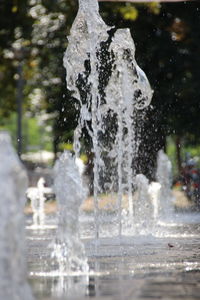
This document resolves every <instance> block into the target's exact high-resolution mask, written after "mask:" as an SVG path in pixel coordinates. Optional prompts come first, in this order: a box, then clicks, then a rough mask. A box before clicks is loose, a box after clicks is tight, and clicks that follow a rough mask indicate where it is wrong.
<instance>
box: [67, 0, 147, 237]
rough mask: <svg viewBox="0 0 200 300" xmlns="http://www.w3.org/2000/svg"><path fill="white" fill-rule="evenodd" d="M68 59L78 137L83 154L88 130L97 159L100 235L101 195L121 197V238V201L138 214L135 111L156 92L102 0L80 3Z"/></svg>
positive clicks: (125, 31)
mask: <svg viewBox="0 0 200 300" xmlns="http://www.w3.org/2000/svg"><path fill="white" fill-rule="evenodd" d="M68 40H69V44H68V48H67V50H66V53H65V57H64V65H65V67H66V70H67V77H66V80H67V86H68V89H69V90H71V91H72V92H73V93H74V94H73V96H74V97H75V98H77V99H78V100H79V102H80V118H79V124H78V127H77V129H76V130H75V136H74V148H75V152H76V155H77V156H79V153H80V150H81V143H80V140H81V138H82V137H83V136H84V134H85V131H86V132H87V135H88V139H89V141H90V143H91V145H92V153H93V156H94V162H93V163H94V169H93V171H94V181H93V190H94V204H95V211H94V214H95V225H96V232H95V236H96V238H98V236H99V195H100V194H101V193H107V194H110V193H117V203H116V208H117V214H118V225H119V235H121V230H122V228H121V210H122V197H123V196H124V195H127V196H128V200H129V216H130V218H131V219H133V217H134V211H133V198H132V193H133V185H134V176H135V173H134V170H133V168H132V166H133V160H134V155H135V153H136V151H137V148H138V144H137V142H136V139H135V112H136V110H138V109H143V108H145V107H146V106H148V105H149V103H150V101H151V97H152V90H151V88H150V85H149V82H148V80H147V78H146V76H145V74H144V72H143V71H142V70H141V69H140V68H139V67H138V65H137V63H136V61H135V46H134V42H133V40H132V37H131V34H130V31H129V29H119V30H116V29H115V28H111V27H108V26H107V25H106V24H105V23H104V22H103V20H102V19H101V17H100V15H99V12H98V2H97V0H79V11H78V14H77V17H76V19H75V21H74V24H73V26H72V29H71V31H70V37H69V38H68Z"/></svg>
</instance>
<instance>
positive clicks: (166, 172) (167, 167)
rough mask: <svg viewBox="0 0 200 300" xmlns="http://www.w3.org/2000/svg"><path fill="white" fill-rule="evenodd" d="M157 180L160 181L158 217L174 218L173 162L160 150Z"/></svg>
mask: <svg viewBox="0 0 200 300" xmlns="http://www.w3.org/2000/svg"><path fill="white" fill-rule="evenodd" d="M156 177H157V182H158V183H160V191H159V193H158V198H157V201H158V204H157V205H158V219H162V220H163V219H165V220H166V219H168V220H170V219H172V217H173V212H174V205H173V201H174V197H173V195H172V189H171V188H172V164H171V162H170V160H169V158H168V156H167V155H166V154H165V153H164V152H163V151H162V150H160V151H159V152H158V159H157V173H156Z"/></svg>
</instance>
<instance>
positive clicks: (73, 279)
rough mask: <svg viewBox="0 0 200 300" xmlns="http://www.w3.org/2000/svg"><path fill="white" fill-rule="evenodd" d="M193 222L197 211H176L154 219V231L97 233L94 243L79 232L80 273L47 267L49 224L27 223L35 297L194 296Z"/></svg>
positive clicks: (198, 245) (198, 232) (196, 251)
mask: <svg viewBox="0 0 200 300" xmlns="http://www.w3.org/2000/svg"><path fill="white" fill-rule="evenodd" d="M27 219H28V217H27ZM53 220H54V218H52V219H51V218H49V219H48V222H49V224H51V225H52V224H53V223H52V222H53ZM29 221H30V220H29ZM48 222H47V223H48ZM199 224H200V214H198V213H192V212H191V213H180V214H179V216H177V219H176V220H175V221H174V222H171V223H162V224H160V225H159V226H158V227H157V228H156V230H154V232H153V234H154V236H153V235H151V236H144V237H131V236H127V237H122V238H121V240H119V239H116V238H101V239H100V240H99V241H98V243H97V244H95V243H94V241H93V240H92V239H86V238H85V239H84V240H83V241H84V243H85V246H86V253H87V256H88V260H89V265H90V273H89V274H87V275H86V274H85V275H82V276H80V274H75V275H76V276H75V275H72V274H71V275H68V276H65V275H64V274H63V276H58V274H55V273H52V270H53V267H52V265H51V257H50V256H51V249H50V247H49V245H50V244H51V243H52V242H53V241H54V238H55V234H56V229H55V228H54V227H53V226H52V227H50V226H49V227H47V228H46V229H43V230H42V229H37V230H36V229H33V228H32V229H31V227H27V243H28V270H29V274H30V276H29V279H30V283H31V286H32V288H33V292H34V294H35V297H36V300H68V299H69V300H89V299H94V300H136V299H138V300H147V299H166V300H169V299H188V300H192V299H200V226H199Z"/></svg>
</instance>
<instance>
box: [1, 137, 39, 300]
mask: <svg viewBox="0 0 200 300" xmlns="http://www.w3.org/2000/svg"><path fill="white" fill-rule="evenodd" d="M0 161H1V168H0V203H1V209H0V299H2V300H3V299H5V300H32V299H33V296H32V293H31V290H30V288H29V285H28V283H27V279H26V262H25V259H26V253H25V233H24V216H23V208H24V205H25V192H26V188H27V176H26V173H25V170H24V169H23V167H22V165H21V163H20V161H19V159H18V157H17V154H16V153H15V151H14V149H13V147H12V145H11V139H10V136H9V134H8V133H7V132H0Z"/></svg>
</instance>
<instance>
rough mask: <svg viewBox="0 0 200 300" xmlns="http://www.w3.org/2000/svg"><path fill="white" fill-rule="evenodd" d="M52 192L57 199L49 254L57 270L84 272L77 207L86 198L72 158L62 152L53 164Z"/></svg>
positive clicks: (65, 272) (86, 267) (83, 250)
mask: <svg viewBox="0 0 200 300" xmlns="http://www.w3.org/2000/svg"><path fill="white" fill-rule="evenodd" d="M54 170H55V188H54V190H55V194H56V198H57V201H58V213H59V215H58V231H57V236H56V241H55V244H54V245H53V247H54V250H53V254H52V257H53V258H54V259H55V261H56V262H57V264H58V273H59V274H61V275H63V274H68V275H69V274H70V273H76V274H79V273H87V271H88V264H87V258H86V255H85V248H84V244H83V243H82V242H81V240H80V234H79V222H78V218H79V208H80V205H81V203H82V201H83V199H84V198H85V197H86V194H85V191H84V187H83V184H82V181H81V177H80V174H79V171H78V168H77V166H76V164H75V160H74V158H73V157H72V156H71V155H70V154H69V153H68V152H64V153H63V154H62V155H61V157H60V158H59V160H58V161H57V163H56V165H55V168H54Z"/></svg>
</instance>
